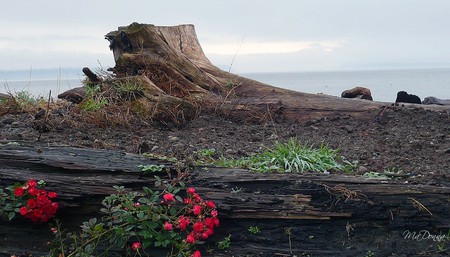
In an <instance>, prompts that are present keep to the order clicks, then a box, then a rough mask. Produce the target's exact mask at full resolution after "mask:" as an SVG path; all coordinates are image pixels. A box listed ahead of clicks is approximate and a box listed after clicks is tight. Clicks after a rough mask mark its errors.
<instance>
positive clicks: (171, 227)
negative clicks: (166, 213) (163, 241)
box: [164, 221, 173, 230]
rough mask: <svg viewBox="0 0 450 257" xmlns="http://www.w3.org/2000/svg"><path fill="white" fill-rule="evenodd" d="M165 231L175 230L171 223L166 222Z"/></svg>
mask: <svg viewBox="0 0 450 257" xmlns="http://www.w3.org/2000/svg"><path fill="white" fill-rule="evenodd" d="M164 229H165V230H172V229H173V225H172V224H171V223H169V222H167V221H166V222H165V223H164Z"/></svg>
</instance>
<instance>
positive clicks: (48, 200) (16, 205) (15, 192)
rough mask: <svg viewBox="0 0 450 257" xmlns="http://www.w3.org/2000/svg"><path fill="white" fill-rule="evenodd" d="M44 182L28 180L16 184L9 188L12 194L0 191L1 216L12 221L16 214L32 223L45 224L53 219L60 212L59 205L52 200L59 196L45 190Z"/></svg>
mask: <svg viewBox="0 0 450 257" xmlns="http://www.w3.org/2000/svg"><path fill="white" fill-rule="evenodd" d="M44 185H45V182H44V181H42V180H41V181H39V183H37V182H36V181H35V180H28V181H27V182H26V183H24V184H20V183H16V184H15V185H13V186H10V187H7V188H6V189H7V190H8V191H10V194H7V193H5V192H4V190H3V189H0V214H2V215H6V216H7V217H8V219H9V220H12V219H13V218H14V217H15V216H16V213H20V215H22V216H23V217H24V218H26V219H30V220H31V221H32V222H42V223H45V222H47V221H49V220H50V219H51V218H53V217H54V216H55V214H56V211H57V210H58V203H56V202H53V201H52V200H53V199H54V198H55V197H56V196H57V194H56V193H55V192H47V190H45V189H43V187H44Z"/></svg>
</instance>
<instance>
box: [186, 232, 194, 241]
mask: <svg viewBox="0 0 450 257" xmlns="http://www.w3.org/2000/svg"><path fill="white" fill-rule="evenodd" d="M186 242H188V244H193V243H195V237H194V234H193V233H190V234H189V235H188V236H187V237H186Z"/></svg>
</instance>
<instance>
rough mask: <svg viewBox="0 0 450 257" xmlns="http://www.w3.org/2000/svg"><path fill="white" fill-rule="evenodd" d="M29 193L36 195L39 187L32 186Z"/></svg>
mask: <svg viewBox="0 0 450 257" xmlns="http://www.w3.org/2000/svg"><path fill="white" fill-rule="evenodd" d="M28 193H29V194H30V195H32V196H36V195H37V189H36V188H34V187H30V188H28Z"/></svg>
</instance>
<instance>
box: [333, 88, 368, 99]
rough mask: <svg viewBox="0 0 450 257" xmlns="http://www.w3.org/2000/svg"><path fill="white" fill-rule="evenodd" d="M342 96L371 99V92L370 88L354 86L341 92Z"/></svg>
mask: <svg viewBox="0 0 450 257" xmlns="http://www.w3.org/2000/svg"><path fill="white" fill-rule="evenodd" d="M341 97H342V98H359V99H365V100H370V101H372V100H373V98H372V93H371V92H370V89H368V88H365V87H354V88H352V89H348V90H345V91H343V92H342V93H341Z"/></svg>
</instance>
